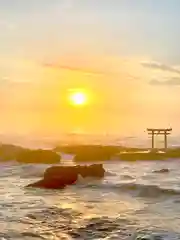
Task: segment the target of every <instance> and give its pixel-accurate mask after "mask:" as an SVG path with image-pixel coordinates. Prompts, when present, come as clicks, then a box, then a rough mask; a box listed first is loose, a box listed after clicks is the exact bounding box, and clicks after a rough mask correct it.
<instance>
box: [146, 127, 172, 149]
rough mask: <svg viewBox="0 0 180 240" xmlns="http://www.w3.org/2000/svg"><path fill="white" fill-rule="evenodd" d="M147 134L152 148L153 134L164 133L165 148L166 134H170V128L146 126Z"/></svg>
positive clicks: (165, 145) (165, 144)
mask: <svg viewBox="0 0 180 240" xmlns="http://www.w3.org/2000/svg"><path fill="white" fill-rule="evenodd" d="M147 131H148V134H149V135H151V139H152V149H154V146H155V144H154V137H155V135H164V149H165V150H167V148H168V144H167V136H168V135H170V134H171V131H172V128H148V129H147Z"/></svg>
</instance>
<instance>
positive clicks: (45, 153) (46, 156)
mask: <svg viewBox="0 0 180 240" xmlns="http://www.w3.org/2000/svg"><path fill="white" fill-rule="evenodd" d="M16 160H17V161H18V162H20V163H42V164H53V163H59V162H60V156H59V155H58V154H57V153H55V152H53V151H51V150H41V149H39V150H29V149H28V150H24V151H21V152H20V153H19V154H18V156H17V158H16Z"/></svg>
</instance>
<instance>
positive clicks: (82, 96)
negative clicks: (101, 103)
mask: <svg viewBox="0 0 180 240" xmlns="http://www.w3.org/2000/svg"><path fill="white" fill-rule="evenodd" d="M69 100H70V103H71V104H72V105H74V106H84V105H86V104H87V102H88V95H87V93H85V92H84V91H78V90H76V91H72V92H71V93H70V95H69Z"/></svg>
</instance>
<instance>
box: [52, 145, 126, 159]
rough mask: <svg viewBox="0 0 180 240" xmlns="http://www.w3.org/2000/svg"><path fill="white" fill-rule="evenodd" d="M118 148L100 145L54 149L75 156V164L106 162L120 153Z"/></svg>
mask: <svg viewBox="0 0 180 240" xmlns="http://www.w3.org/2000/svg"><path fill="white" fill-rule="evenodd" d="M120 149H121V147H119V146H101V145H74V146H69V145H68V146H62V147H57V148H55V151H60V152H63V153H67V154H73V155H75V157H74V161H75V162H92V161H107V160H110V158H111V157H112V156H114V155H115V154H117V153H119V152H120Z"/></svg>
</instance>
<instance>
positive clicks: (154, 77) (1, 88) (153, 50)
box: [0, 0, 180, 136]
mask: <svg viewBox="0 0 180 240" xmlns="http://www.w3.org/2000/svg"><path fill="white" fill-rule="evenodd" d="M135 1H136V0H134V1H133V2H132V1H129V0H127V1H113V2H112V3H111V4H109V2H110V1H99V2H98V3H97V1H88V0H87V1H83V2H82V1H79V0H77V1H71V0H70V1H65V0H61V1H57V0H55V1H47V0H43V1H42V0H39V1H17V0H14V1H13V4H14V5H13V7H12V5H10V4H8V1H7V3H5V2H4V3H0V14H1V15H2V21H0V35H1V47H0V48H1V56H0V110H1V118H0V133H1V132H3V133H27V134H32V135H33V134H37V135H46V134H47V135H52V136H53V135H59V134H60V133H61V132H63V133H64V132H66V133H68V132H75V131H81V132H85V133H93V134H95V133H104V132H108V133H116V134H120V135H121V134H123V135H124V134H127V135H129V134H136V133H137V134H138V133H140V132H142V131H144V129H145V128H146V127H169V126H171V127H173V128H174V129H175V130H176V131H179V132H180V126H179V117H180V110H179V103H180V98H179V96H180V88H179V86H180V64H179V61H180V58H179V56H178V47H179V42H178V36H180V34H178V33H179V32H178V31H179V25H177V22H179V21H177V18H178V16H179V12H178V11H177V12H176V11H175V10H176V9H178V7H179V5H178V6H177V7H175V8H174V5H173V6H171V7H173V8H170V7H169V6H168V4H170V3H168V4H167V3H166V4H164V2H163V3H162V4H160V3H159V4H157V3H156V2H154V3H153V4H152V6H150V5H148V4H147V5H146V4H140V2H141V1H140V2H137V4H134V2H135ZM152 2H153V1H152ZM160 2H161V1H160ZM170 2H171V1H170ZM172 2H173V1H172ZM16 3H17V4H16ZM166 5H167V6H166ZM162 6H163V7H162ZM170 9H174V11H172V12H169V14H166V11H167V10H168V11H170ZM70 89H83V91H85V92H87V94H88V96H89V98H90V101H89V104H87V105H85V106H84V107H81V108H75V107H73V106H72V105H71V104H69V102H68V94H69V90H70Z"/></svg>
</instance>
